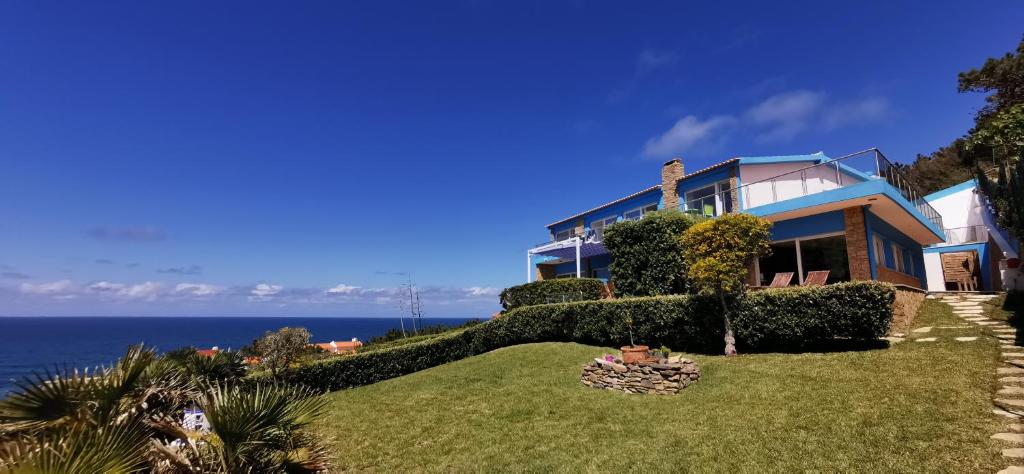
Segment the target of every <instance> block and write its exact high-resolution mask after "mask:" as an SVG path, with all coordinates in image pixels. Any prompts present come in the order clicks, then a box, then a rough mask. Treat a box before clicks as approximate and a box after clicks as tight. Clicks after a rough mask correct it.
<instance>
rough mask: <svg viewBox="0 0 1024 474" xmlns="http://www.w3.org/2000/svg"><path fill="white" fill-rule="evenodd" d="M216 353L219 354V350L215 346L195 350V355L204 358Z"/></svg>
mask: <svg viewBox="0 0 1024 474" xmlns="http://www.w3.org/2000/svg"><path fill="white" fill-rule="evenodd" d="M218 352H220V348H219V347H217V346H213V347H211V348H209V349H196V354H199V355H201V356H206V357H213V356H215V355H217V353H218Z"/></svg>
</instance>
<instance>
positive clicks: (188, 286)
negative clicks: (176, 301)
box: [174, 283, 224, 297]
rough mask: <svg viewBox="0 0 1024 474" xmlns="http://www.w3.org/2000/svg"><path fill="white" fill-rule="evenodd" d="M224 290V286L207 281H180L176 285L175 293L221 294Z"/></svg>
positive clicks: (187, 294)
mask: <svg viewBox="0 0 1024 474" xmlns="http://www.w3.org/2000/svg"><path fill="white" fill-rule="evenodd" d="M223 291H224V288H222V287H219V286H215V285H208V284H206V283H178V285H177V286H175V287H174V293H175V294H178V295H183V296H196V297H204V296H215V295H219V294H221V293H222V292H223Z"/></svg>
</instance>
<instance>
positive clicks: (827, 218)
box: [772, 211, 846, 240]
mask: <svg viewBox="0 0 1024 474" xmlns="http://www.w3.org/2000/svg"><path fill="white" fill-rule="evenodd" d="M844 230H846V224H845V223H844V221H843V211H832V212H826V213H824V214H815V215H813V216H806V217H798V218H796V219H788V220H784V221H779V222H776V223H775V224H774V225H772V240H790V239H795V238H799V237H809V236H812V235H818V234H827V233H830V232H843V231H844Z"/></svg>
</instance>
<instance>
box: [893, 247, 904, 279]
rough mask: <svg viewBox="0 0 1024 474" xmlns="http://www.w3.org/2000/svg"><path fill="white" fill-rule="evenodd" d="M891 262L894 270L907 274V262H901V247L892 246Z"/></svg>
mask: <svg viewBox="0 0 1024 474" xmlns="http://www.w3.org/2000/svg"><path fill="white" fill-rule="evenodd" d="M892 262H893V269H894V270H896V271H898V272H902V273H907V266H906V264H907V262H906V261H904V260H903V247H900V246H899V245H896V244H892Z"/></svg>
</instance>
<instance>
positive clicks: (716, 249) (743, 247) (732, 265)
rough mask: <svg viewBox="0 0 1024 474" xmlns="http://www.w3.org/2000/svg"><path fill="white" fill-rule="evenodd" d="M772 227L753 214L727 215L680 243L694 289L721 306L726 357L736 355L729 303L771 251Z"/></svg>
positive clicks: (706, 223)
mask: <svg viewBox="0 0 1024 474" xmlns="http://www.w3.org/2000/svg"><path fill="white" fill-rule="evenodd" d="M771 227H772V224H771V222H769V221H767V220H765V219H761V218H759V217H755V216H752V215H750V214H725V215H723V216H721V217H718V218H715V219H711V220H707V221H704V222H700V223H698V224H696V225H694V226H693V227H690V228H689V229H687V230H686V232H684V233H683V236H682V238H681V239H680V242H681V244H682V246H683V248H684V251H683V254H682V255H683V259H684V260H685V262H686V266H687V270H688V277H689V280H690V285H691V287H693V289H695V290H696V291H697V292H698V293H701V294H706V295H712V296H716V297H717V298H718V301H719V303H720V304H721V305H722V319H723V320H724V325H725V355H736V336H735V334H734V333H733V328H732V319H731V316H730V308H729V304H728V301H729V300H735V299H736V298H737V297H739V296H740V295H741V294H742V293H743V292H744V291H745V290H746V283H745V280H746V277H747V272H748V268H749V267H750V266H751V265H752V264H753V263H754V260H755V259H757V258H758V257H761V256H764V255H768V254H769V252H770V251H771V247H770V246H769V241H770V239H771Z"/></svg>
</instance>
